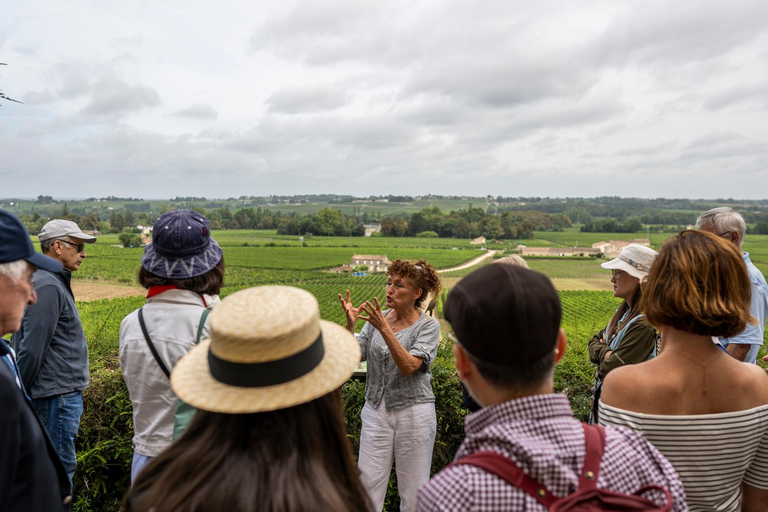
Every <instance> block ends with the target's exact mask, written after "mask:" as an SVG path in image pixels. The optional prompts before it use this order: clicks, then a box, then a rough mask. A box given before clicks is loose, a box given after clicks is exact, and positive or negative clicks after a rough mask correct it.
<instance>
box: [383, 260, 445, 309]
mask: <svg viewBox="0 0 768 512" xmlns="http://www.w3.org/2000/svg"><path fill="white" fill-rule="evenodd" d="M387 275H390V276H400V277H407V278H408V279H410V280H411V283H412V284H413V287H414V288H417V289H420V290H421V297H419V298H418V299H416V309H419V308H421V303H422V302H424V301H425V300H426V299H427V296H428V295H429V294H430V293H431V294H432V295H434V296H435V297H437V295H438V294H439V293H440V288H441V286H442V285H441V284H440V278H439V277H438V275H437V271H436V270H435V267H433V266H432V265H430V264H429V263H427V261H426V260H419V261H416V262H413V261H410V260H395V261H394V262H392V264H391V265H390V266H389V268H388V269H387Z"/></svg>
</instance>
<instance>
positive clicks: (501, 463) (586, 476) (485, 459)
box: [449, 424, 672, 512]
mask: <svg viewBox="0 0 768 512" xmlns="http://www.w3.org/2000/svg"><path fill="white" fill-rule="evenodd" d="M582 427H583V428H584V439H585V444H586V455H585V457H584V467H583V468H582V472H581V475H580V477H579V487H578V489H576V491H575V492H573V493H571V494H569V495H567V496H564V497H562V498H558V497H556V496H555V495H553V494H552V493H551V492H550V491H549V489H547V488H546V487H544V486H543V485H541V484H539V482H537V481H536V480H534V479H533V478H531V477H530V476H528V475H526V474H525V473H524V472H523V470H522V469H520V468H519V467H518V466H517V464H515V463H514V462H512V461H511V460H510V459H508V458H507V457H505V456H503V455H501V454H499V453H496V452H490V451H484V452H475V453H473V454H471V455H469V456H467V457H464V458H463V459H459V460H457V461H455V462H453V463H451V464H450V466H456V465H461V464H469V465H471V466H476V467H479V468H481V469H484V470H485V471H487V472H489V473H493V474H494V475H496V476H498V477H500V478H503V479H504V480H506V481H507V482H509V483H510V484H512V485H514V486H515V487H518V488H519V489H521V490H522V491H524V492H525V493H527V494H528V495H530V496H532V497H533V498H535V499H536V500H537V501H538V502H539V503H541V504H542V505H544V506H545V507H547V509H548V510H550V511H554V512H561V511H563V512H564V511H571V512H577V511H585V512H586V511H597V510H613V511H633V510H645V511H656V512H668V511H670V510H672V496H671V495H670V494H669V491H668V490H667V489H665V488H663V487H661V486H658V485H647V486H645V487H643V488H642V489H638V490H637V491H636V492H635V493H634V494H624V493H620V492H614V491H610V490H608V489H598V488H597V479H598V476H599V475H600V460H601V459H602V457H603V452H604V451H605V429H603V427H602V426H599V425H586V424H582ZM450 466H449V467H450ZM650 490H657V491H660V492H661V493H663V494H664V496H665V499H666V502H665V504H664V506H662V507H659V506H658V505H657V504H656V503H654V502H653V501H651V500H649V499H647V498H644V497H643V496H642V494H643V493H645V492H648V491H650Z"/></svg>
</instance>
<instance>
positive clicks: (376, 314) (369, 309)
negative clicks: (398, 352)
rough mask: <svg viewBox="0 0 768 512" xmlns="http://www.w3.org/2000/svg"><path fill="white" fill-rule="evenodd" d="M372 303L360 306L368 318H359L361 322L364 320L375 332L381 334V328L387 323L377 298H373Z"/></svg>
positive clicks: (367, 302) (366, 302)
mask: <svg viewBox="0 0 768 512" xmlns="http://www.w3.org/2000/svg"><path fill="white" fill-rule="evenodd" d="M373 302H374V303H375V304H371V303H370V301H365V302H364V303H362V304H361V305H360V307H361V308H362V310H363V311H365V312H366V314H367V315H368V316H361V317H360V319H361V320H365V321H366V322H368V323H369V324H371V325H372V326H374V327H375V328H376V330H377V331H379V332H381V329H382V327H384V325H385V324H386V323H387V320H386V318H385V317H384V313H382V312H381V305H380V304H379V299H378V298H377V297H374V298H373Z"/></svg>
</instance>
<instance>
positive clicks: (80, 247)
mask: <svg viewBox="0 0 768 512" xmlns="http://www.w3.org/2000/svg"><path fill="white" fill-rule="evenodd" d="M59 242H64V243H65V244H67V245H71V246H72V247H74V248H75V250H76V251H77V252H83V251H84V250H85V244H84V243H83V244H75V243H72V242H70V241H68V240H62V239H61V238H59Z"/></svg>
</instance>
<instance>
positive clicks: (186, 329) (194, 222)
mask: <svg viewBox="0 0 768 512" xmlns="http://www.w3.org/2000/svg"><path fill="white" fill-rule="evenodd" d="M152 234H153V241H152V243H151V244H150V245H148V246H147V247H146V248H145V249H144V257H143V258H142V262H141V264H142V266H141V269H140V270H139V283H141V285H142V286H143V287H144V288H146V289H147V303H146V305H144V306H143V307H142V308H140V309H138V310H136V311H134V312H133V313H131V314H129V315H128V316H126V317H125V319H123V322H122V323H121V324H120V345H119V346H120V369H121V370H122V372H123V378H124V379H125V383H126V385H127V386H128V394H129V395H130V397H131V405H132V406H133V426H134V435H133V450H134V451H133V461H132V463H131V481H133V480H135V479H136V476H137V475H138V473H139V471H141V469H142V468H143V467H144V466H145V465H146V464H147V462H149V461H150V460H151V459H152V457H156V456H158V455H159V454H160V453H161V452H162V451H163V450H165V449H166V448H168V447H169V446H170V445H171V440H172V439H171V438H172V434H173V431H174V413H175V412H176V410H177V403H178V399H177V398H176V395H174V394H173V391H171V383H170V380H169V379H170V370H171V369H172V368H173V367H174V366H175V365H176V363H177V362H178V360H179V359H181V357H182V356H183V355H184V354H186V353H187V352H189V350H190V349H191V348H192V347H194V346H195V344H196V343H198V342H199V341H200V339H202V338H204V337H207V336H208V333H209V330H210V329H209V326H208V323H207V322H206V317H207V316H208V313H209V312H210V308H212V307H213V306H215V305H216V304H218V303H219V302H220V300H219V291H220V290H221V286H222V284H223V282H224V257H223V253H222V250H221V247H219V244H218V243H216V240H214V239H213V238H212V237H211V233H210V228H209V224H208V219H207V218H205V216H203V215H202V214H200V213H197V212H192V211H189V210H177V211H172V212H168V213H164V214H163V215H161V216H160V218H159V219H157V222H155V225H154V228H153V233H152ZM192 413H194V411H192Z"/></svg>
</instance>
